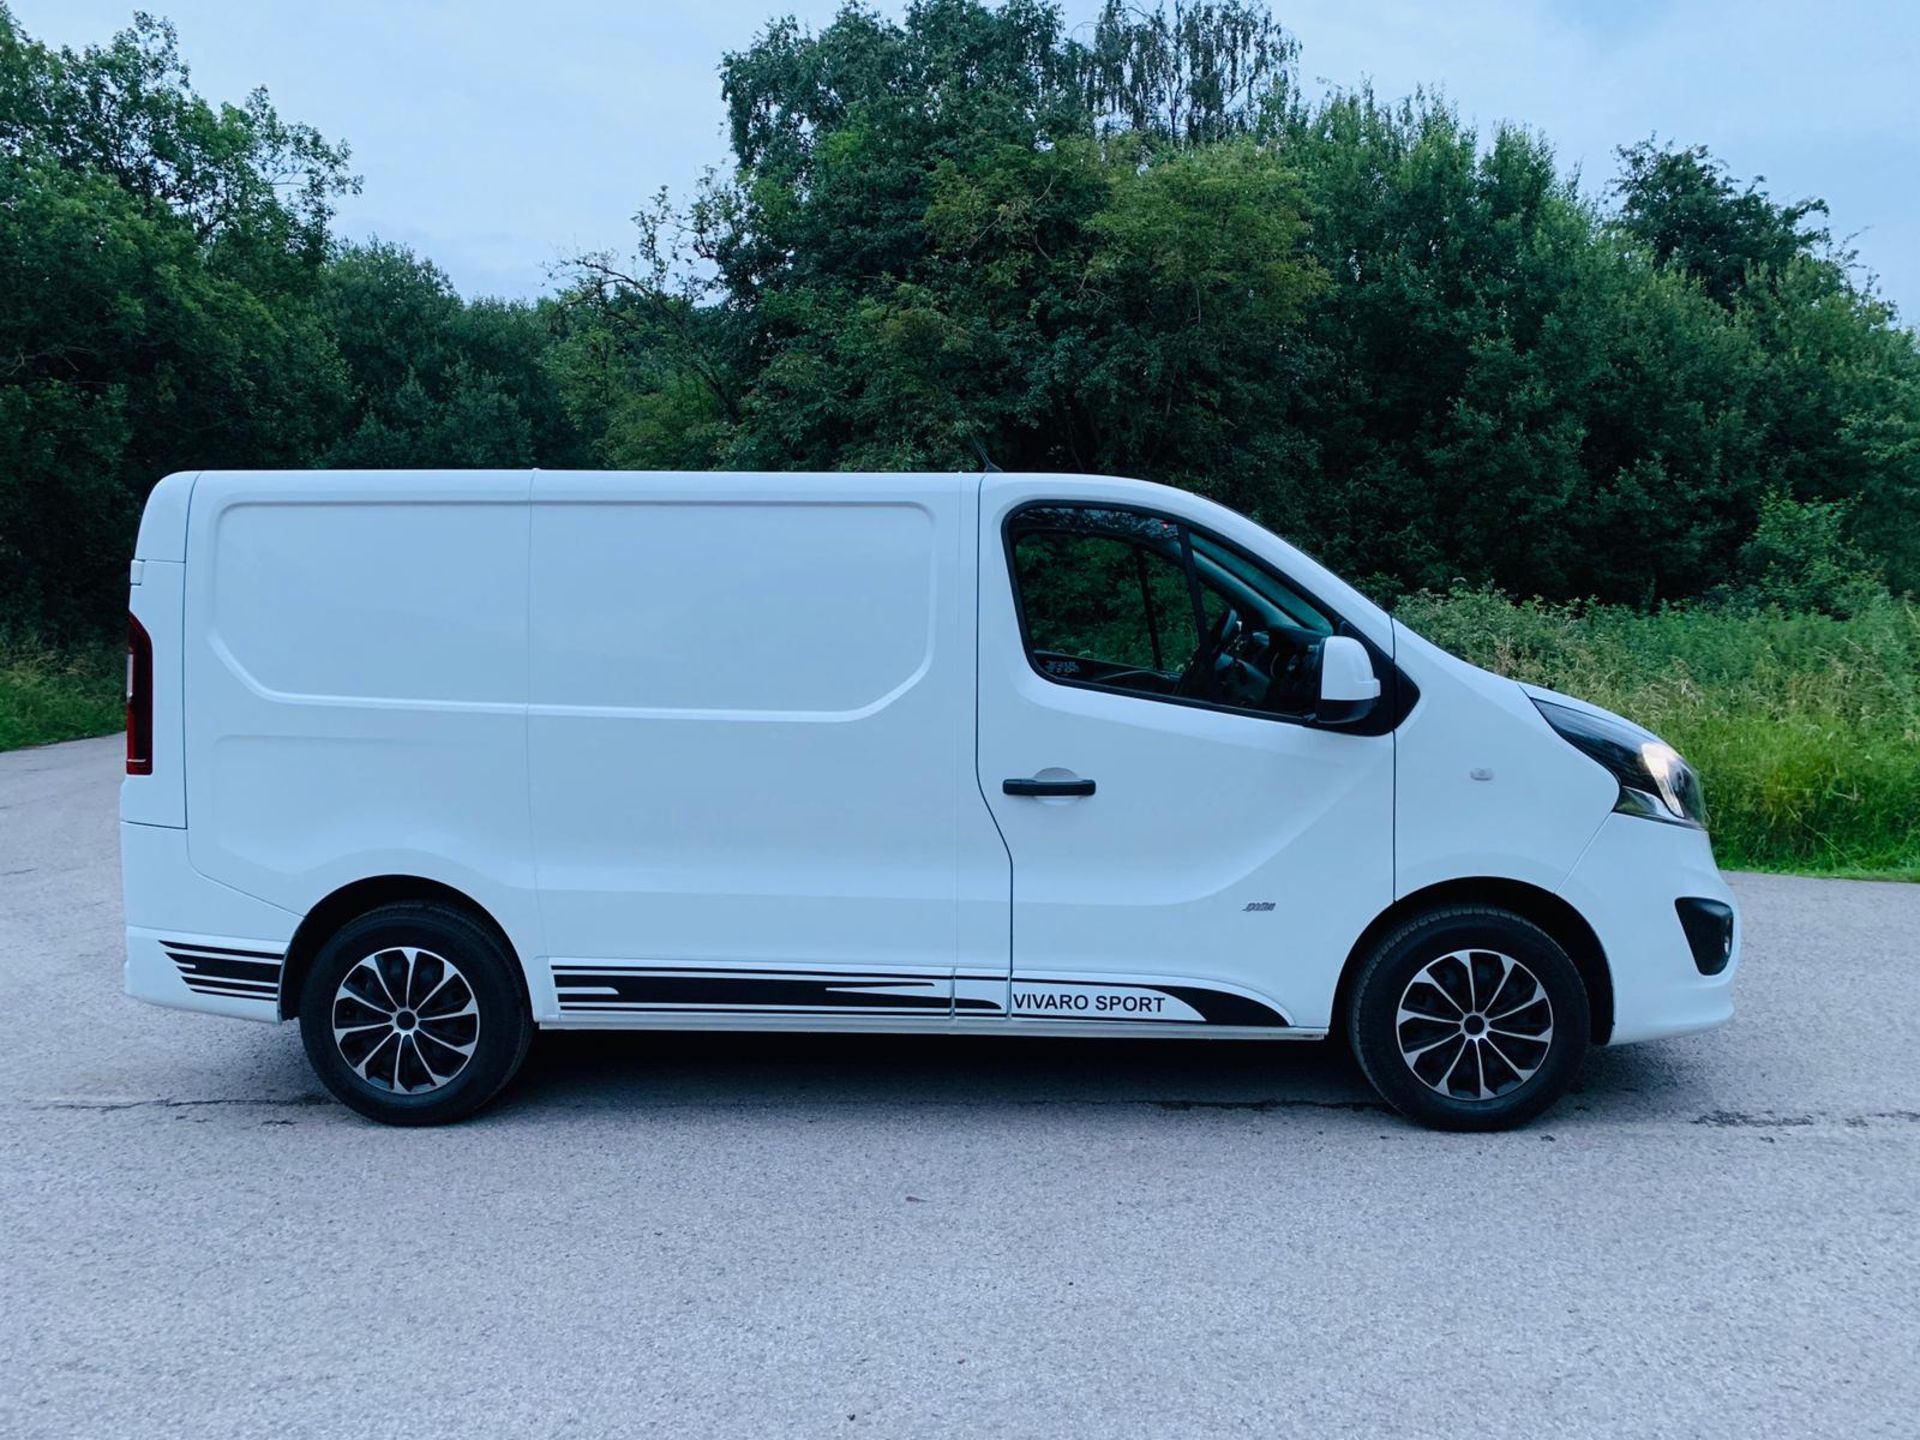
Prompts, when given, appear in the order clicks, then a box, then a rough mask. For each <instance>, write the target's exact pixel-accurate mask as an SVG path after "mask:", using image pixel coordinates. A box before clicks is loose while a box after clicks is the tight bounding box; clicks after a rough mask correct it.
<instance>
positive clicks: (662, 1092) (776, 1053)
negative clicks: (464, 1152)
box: [495, 1031, 1698, 1124]
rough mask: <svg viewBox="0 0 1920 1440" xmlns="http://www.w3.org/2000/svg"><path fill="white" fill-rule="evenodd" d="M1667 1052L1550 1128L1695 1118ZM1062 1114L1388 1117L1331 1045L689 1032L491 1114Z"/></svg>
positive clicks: (1628, 1053) (1582, 1084)
mask: <svg viewBox="0 0 1920 1440" xmlns="http://www.w3.org/2000/svg"><path fill="white" fill-rule="evenodd" d="M1661 1048H1662V1047H1658V1046H1655V1047H1641V1046H1636V1047H1633V1048H1631V1049H1627V1050H1604V1049H1601V1050H1595V1051H1592V1052H1590V1053H1589V1055H1588V1057H1587V1062H1586V1064H1585V1066H1584V1067H1583V1068H1582V1070H1581V1073H1580V1076H1579V1078H1578V1079H1577V1080H1576V1081H1575V1083H1574V1086H1573V1089H1572V1091H1571V1092H1570V1093H1569V1095H1568V1096H1567V1097H1566V1099H1564V1100H1563V1101H1562V1102H1561V1103H1560V1104H1559V1105H1558V1106H1556V1107H1555V1108H1554V1110H1553V1111H1552V1112H1551V1113H1550V1116H1549V1121H1550V1122H1553V1123H1561V1124H1564V1123H1567V1122H1569V1121H1576V1122H1577V1121H1581V1120H1604V1121H1606V1122H1609V1123H1618V1122H1630V1121H1633V1120H1647V1119H1654V1118H1668V1117H1669V1116H1670V1115H1671V1114H1672V1113H1673V1112H1676V1111H1679V1112H1686V1113H1687V1116H1688V1118H1692V1117H1691V1111H1690V1110H1689V1108H1688V1104H1689V1095H1690V1093H1691V1094H1692V1098H1693V1099H1695V1100H1697V1099H1698V1094H1697V1093H1695V1092H1693V1087H1692V1086H1691V1085H1690V1084H1689V1083H1688V1077H1687V1074H1686V1070H1687V1067H1685V1066H1684V1065H1683V1066H1679V1067H1676V1066H1675V1065H1674V1064H1673V1063H1672V1062H1671V1058H1670V1057H1660V1056H1655V1055H1652V1054H1650V1053H1649V1051H1650V1050H1656V1051H1657V1050H1659V1049H1661ZM1052 1105H1058V1106H1073V1107H1084V1106H1121V1107H1128V1106H1138V1107H1143V1108H1151V1109H1157V1110H1160V1111H1163V1112H1172V1113H1178V1112H1191V1111H1231V1110H1239V1111H1255V1112H1260V1111H1289V1110H1300V1111H1317V1112H1321V1113H1322V1114H1324V1113H1326V1112H1346V1113H1349V1114H1353V1115H1355V1116H1356V1117H1360V1116H1371V1117H1373V1118H1375V1119H1378V1118H1380V1117H1382V1116H1386V1115H1389V1114H1390V1113H1391V1112H1390V1111H1389V1110H1388V1108H1387V1107H1386V1106H1385V1105H1384V1104H1382V1103H1381V1102H1380V1100H1379V1099H1378V1097H1377V1096H1375V1095H1374V1093H1373V1091H1372V1089H1371V1087H1369V1086H1368V1084H1367V1082H1366V1079H1365V1077H1364V1076H1363V1075H1362V1074H1361V1073H1360V1069H1359V1067H1358V1065H1356V1064H1355V1063H1354V1060H1353V1058H1352V1056H1351V1055H1350V1054H1349V1053H1348V1051H1347V1049H1346V1047H1345V1046H1344V1045H1340V1044H1337V1043H1334V1042H1291V1041H1289V1042H1272V1041H1265V1042H1263V1041H1233V1040H1074V1039H1071V1038H1061V1037H1056V1036H1031V1037H1013V1036H1010V1037H999V1036H977V1035H881V1034H872V1035H863V1034H854V1035H833V1034H784V1033H767V1032H706V1033H702V1032H686V1031H681V1032H673V1031H660V1032H645V1031H624V1032H582V1031H544V1032H541V1033H540V1034H539V1035H538V1036H537V1037H536V1039H535V1041H534V1046H533V1050H532V1053H531V1054H530V1055H529V1056H528V1058H527V1064H526V1067H525V1069H524V1070H522V1072H521V1074H520V1076H519V1078H518V1079H517V1080H516V1081H515V1082H514V1084H513V1085H512V1086H511V1087H510V1088H509V1090H508V1092H507V1093H506V1094H505V1095H503V1096H502V1097H501V1101H500V1102H498V1103H497V1105H496V1107H495V1108H497V1109H498V1110H500V1111H502V1112H507V1111H512V1112H519V1113H523V1114H524V1113H526V1112H528V1111H536V1110H554V1109H559V1110H574V1111H578V1110H643V1111H644V1110H648V1109H661V1108H675V1109H677V1108H691V1109H704V1108H714V1109H758V1108H783V1109H787V1108H795V1107H798V1108H802V1109H811V1110H825V1111H843V1110H860V1109H876V1110H878V1109H887V1110H898V1109H901V1108H911V1107H915V1106H929V1107H938V1106H955V1107H967V1108H972V1109H994V1108H1023V1109H1024V1108H1026V1107H1031V1106H1052Z"/></svg>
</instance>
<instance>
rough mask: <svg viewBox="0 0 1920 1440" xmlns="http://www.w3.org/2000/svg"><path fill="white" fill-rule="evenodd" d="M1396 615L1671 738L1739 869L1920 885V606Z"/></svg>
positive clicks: (1456, 597) (1454, 609)
mask: <svg viewBox="0 0 1920 1440" xmlns="http://www.w3.org/2000/svg"><path fill="white" fill-rule="evenodd" d="M1396 614H1397V615H1398V616H1399V618H1401V619H1402V620H1404V621H1406V622H1407V624H1409V625H1411V626H1412V627H1413V628H1414V629H1415V630H1417V631H1419V632H1420V633H1421V634H1423V635H1425V636H1427V638H1429V639H1431V640H1433V641H1435V642H1436V643H1438V644H1441V645H1444V646H1446V647H1447V648H1448V649H1449V650H1452V651H1453V652H1454V653H1455V654H1458V655H1462V656H1464V657H1466V658H1467V659H1469V660H1472V661H1474V662H1475V663H1476V664H1480V665H1485V666H1486V667H1487V668H1489V669H1492V670H1498V671H1499V672H1501V673H1502V674H1505V675H1511V676H1513V677H1514V678H1515V679H1518V680H1527V681H1530V682H1532V683H1534V684H1538V685H1547V686H1551V687H1552V688H1553V689H1555V690H1561V691H1565V692H1566V693H1568V694H1571V695H1578V696H1580V697H1581V698H1582V699H1585V700H1590V701H1592V702H1593V703H1594V704H1596V705H1604V706H1606V707H1607V708H1608V709H1609V710H1615V711H1618V712H1619V713H1620V714H1622V715H1625V716H1626V717H1627V718H1629V719H1631V720H1635V721H1637V722H1639V723H1640V724H1642V725H1645V726H1646V727H1647V728H1648V729H1650V730H1653V731H1655V732H1657V733H1658V734H1659V735H1661V736H1662V737H1663V738H1664V739H1666V740H1667V741H1668V742H1670V743H1671V744H1672V745H1673V746H1674V747H1675V748H1676V749H1678V750H1679V751H1680V752H1681V754H1683V755H1685V756H1686V757H1687V758H1688V760H1690V761H1691V762H1692V763H1693V765H1694V767H1695V768H1696V769H1698V770H1699V771H1700V774H1701V776H1702V779H1703V781H1704V783H1705V786H1706V792H1707V810H1708V819H1709V822H1710V828H1711V830H1712V834H1713V846H1714V852H1715V854H1716V856H1717V857H1718V858H1719V861H1720V863H1721V864H1722V865H1723V866H1726V867H1727V868H1729V869H1742V870H1778V871H1792V872H1798V873H1801V874H1816V875H1835V876H1848V877H1854V878H1875V879H1903V880H1920V606H1916V605H1914V604H1913V603H1911V602H1909V601H1903V600H1892V599H1886V598H1884V597H1882V598H1878V599H1875V600H1873V601H1871V602H1870V603H1868V604H1866V605H1864V606H1863V607H1862V608H1861V609H1860V611H1859V612H1858V613H1856V614H1854V615H1853V616H1851V617H1849V618H1847V619H1836V618H1835V617H1833V616H1830V615H1819V614H1786V613H1783V612H1781V611H1778V610H1771V609H1758V610H1756V609H1736V608H1723V607H1711V606H1700V605H1695V606H1675V607H1670V608H1668V609H1665V610H1662V611H1659V612H1658V613H1655V614H1642V613H1639V612H1636V611H1632V610H1627V609H1623V608H1617V607H1611V606H1597V605H1553V604H1545V603H1542V602H1539V601H1530V602H1527V603H1524V604H1516V603H1514V602H1512V601H1510V600H1507V599H1505V598H1504V597H1502V596H1500V595H1498V594H1494V593H1491V592H1488V591H1479V590H1459V591H1455V592H1454V593H1452V594H1450V595H1445V596H1433V595H1420V596H1414V597H1411V598H1409V599H1407V600H1404V601H1402V602H1401V604H1400V606H1399V607H1398V609H1397V611H1396Z"/></svg>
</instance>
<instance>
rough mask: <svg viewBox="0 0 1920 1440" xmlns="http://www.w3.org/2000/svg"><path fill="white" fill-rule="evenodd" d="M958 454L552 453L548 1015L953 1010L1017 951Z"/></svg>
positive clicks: (537, 614)
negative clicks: (851, 458)
mask: <svg viewBox="0 0 1920 1440" xmlns="http://www.w3.org/2000/svg"><path fill="white" fill-rule="evenodd" d="M977 487H978V481H977V480H976V479H974V478H973V477H962V476H956V475H917V476H916V475H889V476H838V475H833V476H826V475H808V476H780V475H706V474H703V475H687V476H674V475H664V474H656V475H597V474H572V473H546V472H542V473H541V474H539V475H538V477H537V478H536V482H535V491H534V497H533V498H534V503H533V515H532V533H531V542H532V562H531V563H532V591H531V595H532V603H531V632H532V651H531V656H532V659H531V666H530V684H531V692H530V693H531V701H532V715H531V725H530V731H529V745H530V754H531V778H532V787H531V809H532V816H533V827H534V840H535V847H536V851H537V854H538V865H539V881H540V893H541V904H542V909H543V915H544V924H545V933H546V939H547V949H546V954H547V955H548V956H550V957H551V959H550V965H551V973H552V975H553V977H554V985H555V997H554V1001H555V1003H554V1007H553V1009H552V1010H550V1011H548V1012H547V1013H545V1014H544V1015H543V1017H542V1018H544V1019H550V1020H553V1019H558V1020H561V1021H564V1022H565V1023H569V1024H576V1023H577V1024H592V1023H637V1024H644V1023H659V1022H660V1021H662V1020H665V1019H669V1018H671V1017H694V1018H698V1017H701V1016H703V1015H704V1016H706V1017H708V1018H712V1017H714V1016H720V1017H723V1018H733V1019H755V1018H757V1019H759V1020H762V1021H766V1020H781V1021H786V1020H791V1021H795V1022H811V1021H812V1020H831V1019H835V1018H839V1019H842V1020H845V1019H849V1018H851V1019H864V1020H868V1021H878V1022H884V1021H887V1020H892V1021H901V1020H905V1021H913V1020H916V1019H918V1020H929V1019H932V1020H939V1021H941V1022H945V1021H947V1020H948V1019H949V1018H950V1017H951V1016H952V1014H953V1013H954V1010H955V1002H954V985H953V977H954V972H955V970H956V969H957V968H963V969H965V970H967V971H968V972H969V973H972V972H975V971H979V970H981V969H983V968H984V969H986V970H988V971H990V972H992V973H993V974H994V975H996V976H997V977H998V980H999V992H998V993H994V994H976V993H969V994H968V995H967V996H965V997H964V998H963V1000H962V1002H961V1008H962V1009H963V1010H965V1011H967V1012H968V1013H972V1014H996V1013H999V1011H1000V1009H1001V1008H1002V1005H1003V1003H1004V1002H1003V999H1002V995H1003V993H1004V983H1005V973H1006V903H1007V902H1006V894H1007V859H1006V853H1005V849H1004V847H1003V846H1002V845H1001V844H1000V842H999V838H998V836H997V835H996V834H995V832H994V830H993V826H992V822H991V819H990V818H989V816H988V815H987V813H986V811H985V809H984V807H983V806H982V804H981V802H980V797H979V793H978V789H977V787H976V784H975V781H974V777H973V766H972V743H973V740H972V730H973V675H972V663H971V662H972V651H973V634H972V627H973V589H974V575H973V564H974V557H973V548H974V535H973V522H972V512H973V507H974V505H975V504H976V503H977V499H976V496H977Z"/></svg>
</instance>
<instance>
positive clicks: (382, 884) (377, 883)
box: [280, 875, 527, 1020]
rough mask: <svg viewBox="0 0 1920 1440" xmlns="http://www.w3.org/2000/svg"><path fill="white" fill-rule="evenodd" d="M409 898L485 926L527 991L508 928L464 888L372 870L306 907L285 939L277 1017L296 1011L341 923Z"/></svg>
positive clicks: (293, 1015) (293, 1013) (286, 1017)
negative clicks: (318, 959)
mask: <svg viewBox="0 0 1920 1440" xmlns="http://www.w3.org/2000/svg"><path fill="white" fill-rule="evenodd" d="M409 901H414V902H430V903H433V904H439V905H445V906H447V907H448V908H449V909H453V910H458V911H461V912H462V913H464V914H466V915H467V916H469V917H471V918H472V919H473V920H475V921H476V922H478V923H479V924H480V925H481V926H483V927H484V928H485V929H486V930H487V931H488V932H489V933H490V934H492V936H493V937H494V939H496V940H498V941H499V942H500V946H501V948H502V949H504V950H505V951H506V952H507V955H508V957H509V958H510V959H512V961H513V962H514V963H513V967H512V968H513V972H514V974H515V975H516V976H517V977H518V978H519V981H520V989H521V992H522V994H523V995H524V994H525V992H526V988H527V977H526V970H525V967H524V966H523V965H522V964H521V962H520V951H519V948H518V947H517V946H516V945H515V944H514V943H513V938H512V937H511V936H509V935H508V934H507V931H506V927H505V926H504V925H502V924H501V923H500V922H499V921H498V920H496V919H495V918H494V917H493V915H492V914H491V913H490V912H489V911H488V909H487V907H486V906H484V905H482V904H481V903H480V902H479V901H478V900H475V899H474V898H473V897H472V896H471V895H468V894H466V893H465V892H464V891H461V890H457V889H455V888H454V887H453V886H451V885H448V884H445V883H443V882H441V881H439V880H429V879H427V878H425V877H424V876H420V875H372V876H368V877H367V878H365V879H362V880H355V881H353V882H352V883H351V884H347V885H342V886H341V887H340V888H339V889H338V890H335V891H334V892H333V893H332V894H330V895H328V896H327V897H326V898H325V899H323V900H321V901H320V902H319V903H318V904H317V905H315V906H314V907H313V908H312V909H311V910H309V911H308V912H307V914H306V918H305V919H303V920H302V921H301V922H300V924H299V926H298V928H296V929H295V930H294V932H293V939H292V940H290V941H289V942H288V943H287V958H286V961H285V963H284V964H283V965H282V967H281V970H280V1018H281V1019H282V1020H290V1019H293V1018H294V1017H295V1016H297V1015H299V1013H300V997H301V992H302V991H303V990H304V989H305V987H306V983H307V976H308V974H309V973H310V972H311V971H312V969H313V962H314V958H315V957H316V956H317V955H319V953H320V949H321V947H322V946H324V945H325V944H326V943H327V941H328V940H330V939H332V938H333V936H334V935H335V934H337V933H338V932H339V930H340V928H341V927H342V926H343V925H346V924H347V923H349V922H350V921H352V920H355V919H357V918H358V917H359V916H362V915H365V914H366V913H367V912H368V911H370V910H378V909H380V908H381V907H382V906H385V905H398V904H404V903H407V902H409Z"/></svg>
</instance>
